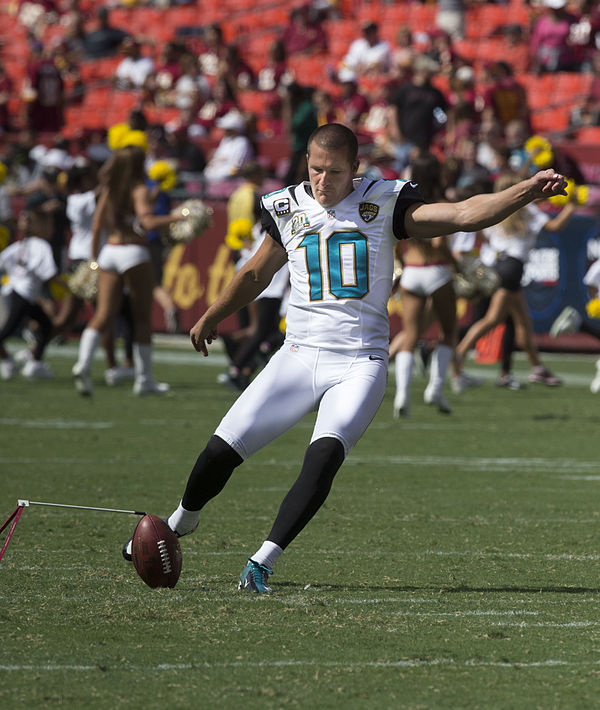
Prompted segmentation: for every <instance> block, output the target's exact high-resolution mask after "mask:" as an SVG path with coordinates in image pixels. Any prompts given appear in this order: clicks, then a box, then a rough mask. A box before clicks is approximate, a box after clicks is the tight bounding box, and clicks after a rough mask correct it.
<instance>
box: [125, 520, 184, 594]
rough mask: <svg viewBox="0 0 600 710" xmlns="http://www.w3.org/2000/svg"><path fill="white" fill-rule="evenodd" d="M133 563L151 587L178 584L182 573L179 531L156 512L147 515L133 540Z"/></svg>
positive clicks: (138, 526) (140, 523) (134, 534)
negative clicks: (175, 531)
mask: <svg viewBox="0 0 600 710" xmlns="http://www.w3.org/2000/svg"><path fill="white" fill-rule="evenodd" d="M131 559H132V561H133V565H134V567H135V569H136V571H137V573H138V574H139V575H140V577H141V578H142V579H143V580H144V582H146V584H147V585H148V586H149V587H153V588H154V587H174V586H175V585H176V584H177V580H178V579H179V575H180V574H181V547H180V545H179V540H178V539H177V535H176V534H175V533H174V532H173V531H172V530H171V528H170V527H169V526H168V525H167V523H166V522H165V521H164V520H161V518H159V517H158V516H156V515H151V514H148V515H144V517H143V518H142V519H141V520H140V522H139V523H138V524H137V527H136V529H135V532H134V533H133V540H132V543H131Z"/></svg>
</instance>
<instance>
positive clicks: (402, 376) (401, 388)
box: [394, 350, 414, 403]
mask: <svg viewBox="0 0 600 710" xmlns="http://www.w3.org/2000/svg"><path fill="white" fill-rule="evenodd" d="M413 362H414V355H413V354H412V352H410V351H408V350H402V351H401V352H399V353H398V354H397V355H396V357H395V359H394V364H395V375H396V397H399V396H401V395H404V396H403V398H402V399H403V401H404V402H406V403H408V399H409V397H408V393H409V391H410V380H411V377H412V369H413Z"/></svg>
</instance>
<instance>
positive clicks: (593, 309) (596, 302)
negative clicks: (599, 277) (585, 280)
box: [585, 298, 600, 318]
mask: <svg viewBox="0 0 600 710" xmlns="http://www.w3.org/2000/svg"><path fill="white" fill-rule="evenodd" d="M585 310H586V311H587V314H588V316H589V317H590V318H600V298H592V300H591V301H589V302H588V303H587V304H586V306H585Z"/></svg>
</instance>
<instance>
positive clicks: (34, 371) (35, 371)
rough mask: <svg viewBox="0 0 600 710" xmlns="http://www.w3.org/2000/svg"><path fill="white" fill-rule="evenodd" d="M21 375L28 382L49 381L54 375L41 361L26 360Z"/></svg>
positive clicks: (46, 364) (45, 363)
mask: <svg viewBox="0 0 600 710" xmlns="http://www.w3.org/2000/svg"><path fill="white" fill-rule="evenodd" d="M21 374H22V375H23V377H25V378H26V379H28V380H51V379H52V378H53V377H54V373H53V372H52V370H51V369H50V367H49V366H48V363H47V362H44V361H43V360H28V361H27V362H26V363H25V364H24V365H23V369H22V370H21Z"/></svg>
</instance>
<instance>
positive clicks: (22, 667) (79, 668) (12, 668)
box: [0, 658, 600, 673]
mask: <svg viewBox="0 0 600 710" xmlns="http://www.w3.org/2000/svg"><path fill="white" fill-rule="evenodd" d="M598 665H600V660H592V661H563V660H560V659H555V658H547V659H542V660H539V661H525V662H521V661H517V660H515V661H479V660H470V659H467V660H464V661H457V660H455V659H453V658H430V659H421V658H414V659H411V658H406V659H404V658H403V659H399V660H390V661H314V660H288V661H277V660H275V661H224V662H222V663H219V662H214V663H211V662H198V663H160V664H158V665H146V666H144V665H126V666H124V665H118V666H110V665H109V664H103V663H99V664H98V665H75V664H59V663H48V664H12V665H7V664H3V665H0V672H34V673H37V672H44V671H45V672H59V673H62V672H65V671H71V672H94V671H100V670H101V672H103V673H104V672H106V670H110V671H112V672H121V673H123V672H124V673H131V672H132V671H134V672H138V671H142V672H148V671H151V672H159V671H162V672H176V671H191V670H203V669H206V670H213V669H214V670H218V669H223V668H232V669H234V668H298V667H308V668H337V669H340V670H345V669H347V670H356V669H362V668H419V667H428V666H453V667H457V668H553V667H556V666H569V667H582V666H588V667H589V666H591V667H597V666H598Z"/></svg>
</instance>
